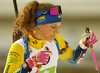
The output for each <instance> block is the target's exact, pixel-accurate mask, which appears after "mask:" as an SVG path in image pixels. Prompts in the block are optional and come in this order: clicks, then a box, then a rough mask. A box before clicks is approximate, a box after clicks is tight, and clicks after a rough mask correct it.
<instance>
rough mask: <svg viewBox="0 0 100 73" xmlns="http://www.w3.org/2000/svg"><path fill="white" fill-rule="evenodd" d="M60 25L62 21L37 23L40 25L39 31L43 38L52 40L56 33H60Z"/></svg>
mask: <svg viewBox="0 0 100 73" xmlns="http://www.w3.org/2000/svg"><path fill="white" fill-rule="evenodd" d="M60 25H61V22H56V23H50V24H43V25H37V26H38V27H39V29H38V30H37V31H38V34H39V36H40V37H41V39H44V40H47V41H52V40H54V38H55V36H56V34H59V30H58V28H59V27H60Z"/></svg>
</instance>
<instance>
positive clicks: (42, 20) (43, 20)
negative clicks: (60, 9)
mask: <svg viewBox="0 0 100 73" xmlns="http://www.w3.org/2000/svg"><path fill="white" fill-rule="evenodd" d="M45 11H47V10H42V11H36V13H35V14H36V16H35V17H36V18H37V17H38V16H39V15H41V14H42V13H43V12H45ZM55 22H61V14H59V15H50V14H49V13H46V14H45V15H42V16H40V17H39V18H38V19H37V20H36V25H41V24H48V23H55Z"/></svg>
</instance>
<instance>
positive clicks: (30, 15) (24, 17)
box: [15, 1, 54, 35]
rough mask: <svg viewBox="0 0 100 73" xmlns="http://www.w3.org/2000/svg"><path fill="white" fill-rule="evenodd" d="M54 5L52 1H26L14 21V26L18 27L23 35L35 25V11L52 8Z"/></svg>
mask: <svg viewBox="0 0 100 73" xmlns="http://www.w3.org/2000/svg"><path fill="white" fill-rule="evenodd" d="M53 6H54V5H53V4H52V3H46V2H44V3H38V2H37V1H32V2H30V3H28V4H27V5H26V6H25V7H24V8H23V10H22V13H21V14H20V15H19V17H18V18H17V19H16V21H15V27H17V28H19V29H20V30H21V31H22V32H23V33H24V35H28V34H29V33H30V32H31V31H32V30H33V28H34V27H35V26H36V22H35V11H40V10H47V9H50V8H52V7H53Z"/></svg>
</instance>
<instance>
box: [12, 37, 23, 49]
mask: <svg viewBox="0 0 100 73" xmlns="http://www.w3.org/2000/svg"><path fill="white" fill-rule="evenodd" d="M13 45H15V46H17V45H20V46H22V47H23V48H24V41H23V39H22V38H20V39H18V40H17V41H15V42H14V43H13Z"/></svg>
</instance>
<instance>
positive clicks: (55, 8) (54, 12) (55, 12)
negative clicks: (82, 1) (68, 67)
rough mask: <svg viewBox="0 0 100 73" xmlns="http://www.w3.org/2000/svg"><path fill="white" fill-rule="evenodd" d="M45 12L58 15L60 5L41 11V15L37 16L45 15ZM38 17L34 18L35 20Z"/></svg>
mask: <svg viewBox="0 0 100 73" xmlns="http://www.w3.org/2000/svg"><path fill="white" fill-rule="evenodd" d="M46 13H49V14H50V15H58V14H59V13H60V14H62V11H61V6H60V5H57V6H54V7H52V8H50V9H49V10H47V11H45V12H44V13H42V14H41V15H39V16H38V17H40V16H42V15H45V14H46ZM38 17H37V18H36V20H37V19H38Z"/></svg>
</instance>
